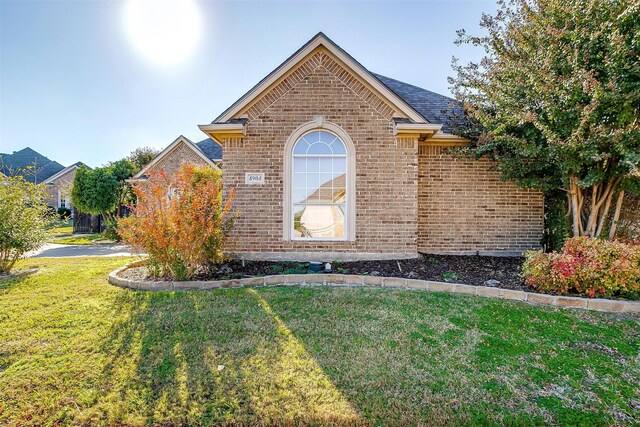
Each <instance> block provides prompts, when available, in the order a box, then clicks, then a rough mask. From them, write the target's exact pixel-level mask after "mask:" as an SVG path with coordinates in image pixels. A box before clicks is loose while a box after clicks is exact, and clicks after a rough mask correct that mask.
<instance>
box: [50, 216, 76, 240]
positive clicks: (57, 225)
mask: <svg viewBox="0 0 640 427" xmlns="http://www.w3.org/2000/svg"><path fill="white" fill-rule="evenodd" d="M51 228H52V230H51V233H52V237H54V238H55V237H66V236H71V235H72V234H73V222H72V221H71V220H69V221H56V222H54V223H53V224H51Z"/></svg>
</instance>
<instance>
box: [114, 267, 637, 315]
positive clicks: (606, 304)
mask: <svg viewBox="0 0 640 427" xmlns="http://www.w3.org/2000/svg"><path fill="white" fill-rule="evenodd" d="M145 262H146V260H140V261H134V262H132V263H130V264H127V265H125V266H124V267H120V268H118V269H116V270H114V271H112V272H111V273H109V279H108V280H109V283H111V284H112V285H115V286H119V287H121V288H128V289H135V290H147V291H182V290H185V291H186V290H210V289H223V288H242V287H255V286H318V285H322V286H371V287H381V288H395V289H407V290H422V291H432V292H446V293H458V294H467V295H477V296H482V297H488V298H500V299H508V300H513V301H523V302H528V303H532V304H543V305H550V306H554V307H563V308H580V309H585V310H596V311H605V312H610V313H640V302H636V301H625V300H610V299H601V298H581V297H569V296H563V295H548V294H538V293H534V292H526V291H517V290H512V289H502V288H490V287H487V286H475V285H463V284H460V283H448V282H435V281H431V280H419V279H404V278H402V277H382V276H366V275H355V274H333V273H329V274H325V273H316V274H283V275H275V276H261V277H248V278H243V279H229V280H206V281H202V280H194V281H155V282H149V281H142V280H131V279H125V278H124V277H119V276H118V275H119V274H120V273H121V272H123V271H125V270H127V269H129V268H132V267H138V266H140V265H143V264H144V263H145Z"/></svg>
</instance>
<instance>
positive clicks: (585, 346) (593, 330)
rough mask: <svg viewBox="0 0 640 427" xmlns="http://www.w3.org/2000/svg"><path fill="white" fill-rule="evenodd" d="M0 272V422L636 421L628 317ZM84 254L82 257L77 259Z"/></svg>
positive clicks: (478, 302)
mask: <svg viewBox="0 0 640 427" xmlns="http://www.w3.org/2000/svg"><path fill="white" fill-rule="evenodd" d="M125 262H126V260H125V259H123V258H117V259H115V258H85V259H82V260H78V259H56V260H54V259H46V258H43V259H34V260H28V261H23V262H21V263H20V265H19V266H18V267H19V268H25V267H28V266H32V265H39V266H40V271H39V272H38V273H36V274H35V275H32V276H28V277H23V278H14V279H4V280H2V281H0V424H5V423H6V424H14V425H54V424H63V425H65V424H66V425H71V424H73V425H75V424H94V425H95V424H112V425H113V424H128V425H151V424H154V425H158V424H162V425H168V424H189V425H193V424H207V425H210V424H212V423H213V422H228V423H233V424H256V423H262V424H268V425H272V424H291V423H292V422H296V423H302V424H306V423H309V424H316V425H317V424H325V423H332V424H334V425H359V424H366V425H369V424H371V425H375V424H384V425H407V424H414V425H415V424H435V425H443V424H448V425H470V424H495V423H498V424H512V425H523V424H524V425H527V424H547V423H557V424H571V425H575V424H582V425H593V424H599V425H602V424H629V425H632V424H637V423H640V386H639V384H640V323H639V322H638V320H639V319H638V318H637V317H636V318H633V317H628V316H627V317H625V316H621V315H611V314H602V313H592V312H585V311H569V310H562V309H556V308H549V307H535V306H530V305H527V304H525V303H516V302H509V301H502V300H494V299H484V298H480V297H474V296H464V295H450V294H441V293H428V292H412V291H401V290H391V289H365V288H298V287H287V288H284V287H279V288H255V289H226V290H216V291H193V292H182V293H179V292H178V293H168V292H167V293H153V292H136V291H130V290H124V289H120V288H116V287H113V286H110V285H109V284H107V282H106V275H107V273H108V272H109V271H111V270H112V269H114V268H116V267H118V266H121V265H123V264H124V263H125ZM80 263H81V264H80Z"/></svg>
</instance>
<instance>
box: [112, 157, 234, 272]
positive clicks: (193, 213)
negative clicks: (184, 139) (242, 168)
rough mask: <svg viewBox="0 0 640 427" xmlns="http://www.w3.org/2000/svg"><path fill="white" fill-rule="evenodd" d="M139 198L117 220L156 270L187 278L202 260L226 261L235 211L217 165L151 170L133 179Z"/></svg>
mask: <svg viewBox="0 0 640 427" xmlns="http://www.w3.org/2000/svg"><path fill="white" fill-rule="evenodd" d="M134 191H135V194H136V196H137V203H136V204H135V206H132V211H133V212H132V215H131V216H129V217H127V218H124V219H122V220H120V221H119V223H118V233H119V234H120V236H121V237H122V239H123V240H124V241H125V242H127V243H130V244H131V245H133V246H134V247H135V248H136V249H138V250H141V251H144V252H146V253H147V254H149V268H150V270H151V272H152V274H154V275H157V276H162V277H172V278H175V279H177V280H186V279H189V278H191V277H192V276H193V274H194V273H195V272H196V270H197V269H198V268H199V267H201V266H204V265H208V264H212V263H220V262H222V261H224V259H225V254H224V249H225V247H226V246H227V244H228V241H229V234H230V231H231V228H232V227H233V222H234V216H233V214H232V213H231V201H232V200H233V197H234V194H235V192H234V191H233V190H232V191H230V193H229V196H228V197H227V198H226V200H225V199H224V198H223V194H222V176H221V173H220V172H219V171H216V170H214V169H213V168H206V167H205V168H200V167H197V166H194V165H192V164H185V165H183V166H182V167H181V168H180V170H179V171H178V172H177V173H176V174H175V175H174V176H172V177H169V176H167V174H166V173H165V172H164V171H163V170H159V171H152V172H151V173H150V174H149V178H148V180H147V181H144V182H140V183H137V184H134Z"/></svg>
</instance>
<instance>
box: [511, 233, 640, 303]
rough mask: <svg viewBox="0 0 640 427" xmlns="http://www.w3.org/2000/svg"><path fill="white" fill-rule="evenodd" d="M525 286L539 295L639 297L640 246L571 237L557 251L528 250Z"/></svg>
mask: <svg viewBox="0 0 640 427" xmlns="http://www.w3.org/2000/svg"><path fill="white" fill-rule="evenodd" d="M525 256H526V261H525V263H524V265H523V267H522V274H523V276H524V278H525V283H526V284H527V285H529V286H531V287H533V288H535V289H537V290H539V291H540V292H544V293H551V294H579V295H586V296H589V297H591V298H594V297H610V296H621V297H628V298H634V299H635V298H638V297H640V244H639V243H638V242H632V241H627V242H623V241H615V240H613V241H612V240H601V239H592V238H589V237H574V238H571V239H569V240H567V241H566V243H565V244H564V246H563V247H562V250H561V251H560V252H552V253H543V252H542V251H531V252H527V253H526V254H525Z"/></svg>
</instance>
